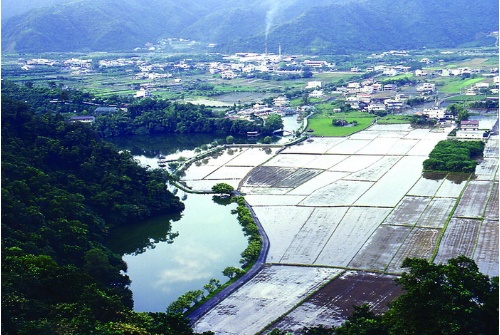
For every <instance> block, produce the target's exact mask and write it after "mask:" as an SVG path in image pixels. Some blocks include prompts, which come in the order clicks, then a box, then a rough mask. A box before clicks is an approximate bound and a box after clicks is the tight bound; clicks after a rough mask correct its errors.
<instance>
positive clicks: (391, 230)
mask: <svg viewBox="0 0 500 335" xmlns="http://www.w3.org/2000/svg"><path fill="white" fill-rule="evenodd" d="M447 133H448V132H447V131H445V132H440V131H431V130H428V129H412V128H410V127H409V125H399V124H391V125H374V126H372V127H370V128H369V129H367V130H364V131H361V132H359V133H356V134H353V135H351V136H347V137H337V138H321V137H313V138H312V141H311V140H310V141H306V142H303V143H301V144H300V145H294V146H290V147H286V148H282V150H279V151H278V149H277V148H273V149H272V150H271V152H269V150H267V151H266V150H264V149H263V148H256V147H255V148H241V149H239V150H234V149H233V150H232V152H231V154H229V153H227V152H226V153H224V154H222V155H219V157H218V158H214V159H212V158H211V159H210V160H209V161H207V162H205V163H201V164H199V165H198V166H196V165H193V166H192V167H191V168H189V169H188V170H187V171H186V176H185V177H184V178H183V180H184V181H185V182H186V183H187V184H188V186H190V187H192V188H193V189H195V190H196V189H210V188H211V186H212V185H214V184H215V183H218V182H227V183H229V184H231V185H234V186H235V187H237V188H238V190H239V191H240V192H242V193H243V194H244V195H245V199H246V200H247V202H248V203H249V204H250V205H251V206H252V208H253V210H254V212H255V213H256V215H257V217H258V218H259V221H260V223H261V224H262V226H263V228H264V230H265V232H266V234H267V236H268V238H269V242H270V248H269V251H268V254H267V259H266V265H265V267H264V268H263V270H261V271H260V272H259V274H257V275H256V276H255V277H253V278H252V279H251V280H249V281H248V282H247V283H245V284H244V285H243V286H242V287H240V288H239V289H238V290H236V291H235V292H234V293H233V294H231V295H230V296H229V297H227V298H226V299H224V300H223V301H222V302H220V303H219V304H218V305H217V306H216V307H214V308H213V309H212V310H210V311H208V312H207V313H206V314H205V315H203V316H202V317H201V318H200V319H198V320H196V322H195V323H194V328H195V331H196V332H204V331H209V330H210V331H213V332H215V333H216V334H256V333H266V332H269V331H270V330H271V329H273V328H274V327H279V328H280V329H282V330H286V331H289V332H291V333H292V334H299V333H300V330H301V329H302V328H303V327H311V326H317V325H325V326H331V325H339V324H341V323H342V322H344V321H345V320H346V319H347V317H348V316H349V315H350V313H351V312H352V305H360V304H363V303H368V304H370V306H371V307H372V309H374V310H375V311H379V312H382V311H384V310H385V309H386V308H387V303H388V302H389V301H391V300H392V299H394V297H396V296H397V295H399V294H400V293H401V292H400V289H399V288H398V287H397V285H396V284H395V283H394V278H396V277H397V276H398V275H400V274H401V273H402V272H403V271H404V269H402V268H401V264H402V262H403V260H404V259H405V258H406V257H419V258H424V259H427V260H430V261H434V262H437V263H444V262H446V261H447V260H448V259H450V258H453V257H456V256H458V255H466V256H468V257H471V258H473V259H474V260H475V261H476V263H477V264H478V266H479V268H480V270H481V271H482V272H483V273H485V274H487V275H489V276H498V270H499V268H498V264H499V262H498V252H499V248H498V240H499V236H498V226H499V219H498V137H497V136H493V137H491V138H490V139H489V141H488V142H487V145H486V149H485V155H484V158H483V159H482V161H480V162H479V165H478V168H477V170H476V174H475V175H463V174H447V173H422V162H423V161H424V160H425V159H426V158H427V157H428V154H429V153H430V151H431V150H432V149H433V148H434V146H435V145H436V144H437V142H439V141H440V140H443V139H445V138H446V134H447Z"/></svg>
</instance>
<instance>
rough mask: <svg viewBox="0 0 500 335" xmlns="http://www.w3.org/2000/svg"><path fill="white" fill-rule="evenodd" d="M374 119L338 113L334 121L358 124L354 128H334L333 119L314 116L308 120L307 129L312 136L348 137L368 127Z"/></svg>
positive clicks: (372, 117) (369, 116)
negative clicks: (310, 130) (340, 120)
mask: <svg viewBox="0 0 500 335" xmlns="http://www.w3.org/2000/svg"><path fill="white" fill-rule="evenodd" d="M360 114H362V115H360ZM356 115H357V116H358V117H357V116H356ZM374 118H375V117H374V116H373V115H371V114H366V113H356V112H355V113H339V114H336V115H335V119H342V120H345V121H347V122H349V123H351V122H353V121H356V122H357V123H358V124H357V125H355V126H351V125H349V126H345V127H336V126H333V125H332V120H333V119H334V118H332V117H324V116H315V117H312V118H309V120H308V126H307V129H308V130H309V129H312V130H313V132H312V134H313V135H315V136H348V135H351V134H354V133H356V132H358V131H361V130H363V129H366V128H367V127H369V126H370V125H371V124H372V122H373V120H374Z"/></svg>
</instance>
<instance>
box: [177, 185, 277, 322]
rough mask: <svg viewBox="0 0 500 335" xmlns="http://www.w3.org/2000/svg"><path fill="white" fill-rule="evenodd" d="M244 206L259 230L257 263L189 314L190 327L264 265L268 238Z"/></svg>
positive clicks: (253, 214) (267, 249) (254, 216)
mask: <svg viewBox="0 0 500 335" xmlns="http://www.w3.org/2000/svg"><path fill="white" fill-rule="evenodd" d="M236 193H237V194H236V195H241V194H239V193H238V192H236ZM245 205H246V206H247V208H248V209H249V210H250V212H251V213H252V217H253V219H254V221H255V223H256V224H257V227H258V228H259V232H260V236H261V237H262V249H261V250H260V254H259V258H257V261H256V262H255V264H254V265H253V266H252V268H251V269H250V270H248V272H246V273H245V274H244V275H243V276H241V277H240V278H238V279H237V280H236V281H234V282H233V283H232V284H231V285H229V286H227V287H225V288H224V289H223V290H221V291H220V292H219V293H217V294H216V295H215V296H214V297H212V298H211V299H210V300H208V301H206V302H205V303H204V304H202V305H201V306H200V307H198V308H197V309H196V310H194V311H193V312H191V313H190V314H189V315H188V316H187V318H188V319H189V320H190V323H191V325H193V324H194V323H195V322H196V321H197V320H198V319H199V318H200V317H202V316H203V315H204V314H205V313H207V312H208V311H209V310H211V309H212V308H213V307H215V306H216V305H217V304H218V303H220V302H221V301H222V300H224V299H226V298H227V297H228V296H229V295H230V294H232V293H233V292H234V291H236V290H237V289H238V288H240V287H241V286H243V285H244V284H245V283H246V282H248V281H249V280H250V279H252V278H253V277H254V276H255V275H256V274H257V273H259V272H260V270H261V269H262V268H263V267H264V265H265V261H266V258H267V253H268V252H269V245H270V244H269V238H268V237H267V234H266V232H265V231H264V229H263V228H262V225H261V223H260V221H259V218H257V216H256V215H255V212H254V211H253V208H252V207H251V206H250V205H249V204H248V203H247V202H246V201H245Z"/></svg>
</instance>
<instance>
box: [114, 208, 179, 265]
mask: <svg viewBox="0 0 500 335" xmlns="http://www.w3.org/2000/svg"><path fill="white" fill-rule="evenodd" d="M180 219H181V215H180V214H178V215H164V216H160V217H156V218H152V219H149V220H145V221H143V222H139V223H137V224H130V225H126V226H121V227H117V228H114V229H112V230H111V231H110V234H109V236H108V239H107V243H106V244H107V245H108V246H109V248H110V249H111V250H113V251H114V252H115V253H117V254H120V255H133V256H136V255H139V254H142V253H143V252H145V251H147V250H149V249H154V248H155V247H156V244H158V243H160V242H166V243H169V244H171V243H173V241H174V239H175V238H176V237H177V236H178V235H179V233H178V232H172V231H171V229H172V224H171V222H175V221H179V220H180Z"/></svg>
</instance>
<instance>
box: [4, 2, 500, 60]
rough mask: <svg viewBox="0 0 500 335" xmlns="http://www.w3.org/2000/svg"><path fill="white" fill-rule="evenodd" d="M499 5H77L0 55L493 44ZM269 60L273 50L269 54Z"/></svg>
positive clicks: (14, 29) (11, 32) (50, 14)
mask: <svg viewBox="0 0 500 335" xmlns="http://www.w3.org/2000/svg"><path fill="white" fill-rule="evenodd" d="M492 31H498V1H497V0H483V1H468V0H441V1H431V0H409V1H404V2H394V1H392V0H372V1H363V0H321V1H311V0H301V1H299V0H287V1H279V2H278V1H277V2H272V1H269V0H256V1H251V2H244V1H242V0H225V1H224V0H220V1H215V0H206V1H203V2H199V1H196V0H187V1H182V2H178V1H173V0H166V1H161V0H144V1H137V0H102V1H89V0H79V1H71V2H68V3H64V4H59V5H57V6H52V7H44V8H36V9H33V10H30V11H28V12H26V13H23V14H21V15H17V16H13V17H10V18H8V19H6V20H4V21H3V22H2V49H3V51H4V52H43V51H92V50H95V51H129V50H132V49H133V48H136V47H141V46H144V44H145V43H147V42H151V43H155V42H156V41H158V39H160V38H165V37H178V38H186V39H191V40H196V41H201V42H204V43H216V44H218V46H219V49H218V50H217V51H222V52H235V51H248V52H261V51H263V50H264V45H265V44H266V42H267V45H269V47H270V51H271V46H272V47H273V49H277V45H278V44H281V45H282V46H283V50H285V51H286V52H288V53H339V52H354V51H362V50H363V51H377V50H386V49H414V48H422V47H427V48H435V47H458V46H461V45H465V44H467V45H474V44H476V45H481V44H485V43H487V44H490V45H492V44H493V43H494V40H493V39H492V38H488V37H487V35H488V34H490V33H491V32H492ZM274 51H275V52H276V51H277V50H274Z"/></svg>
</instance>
